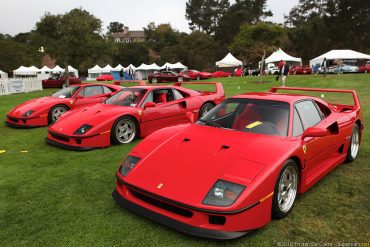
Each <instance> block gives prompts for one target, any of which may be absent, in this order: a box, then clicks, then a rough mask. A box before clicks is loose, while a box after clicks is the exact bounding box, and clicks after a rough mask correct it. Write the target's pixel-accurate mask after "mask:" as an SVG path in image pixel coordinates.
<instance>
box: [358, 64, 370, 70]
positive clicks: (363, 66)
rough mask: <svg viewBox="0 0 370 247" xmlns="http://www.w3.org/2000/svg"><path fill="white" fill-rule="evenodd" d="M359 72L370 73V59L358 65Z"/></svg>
mask: <svg viewBox="0 0 370 247" xmlns="http://www.w3.org/2000/svg"><path fill="white" fill-rule="evenodd" d="M358 72H359V73H369V72H370V61H367V63H366V64H365V65H362V66H359V67H358Z"/></svg>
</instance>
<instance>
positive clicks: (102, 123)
mask: <svg viewBox="0 0 370 247" xmlns="http://www.w3.org/2000/svg"><path fill="white" fill-rule="evenodd" d="M154 78H156V77H152V80H153V79H154ZM178 78H179V77H177V79H178ZM184 84H186V83H183V82H181V83H179V82H178V83H175V85H173V86H171V85H169V86H158V85H155V86H147V85H142V86H133V87H127V88H121V87H119V86H115V85H109V84H98V83H95V84H94V83H93V84H78V85H72V86H69V87H67V88H64V89H62V90H60V91H58V92H56V93H55V94H53V95H52V96H51V97H42V98H39V99H34V100H31V101H27V102H25V103H23V104H21V105H19V106H16V107H15V108H14V109H12V110H11V111H10V112H9V113H8V115H7V117H6V123H7V125H9V126H10V127H17V128H25V127H38V126H46V125H49V127H48V131H47V139H46V141H47V143H48V144H51V145H53V146H56V147H59V148H64V149H73V150H91V149H94V148H102V147H108V146H110V145H111V144H126V143H130V142H132V141H133V140H134V139H136V138H144V139H143V140H142V141H141V142H140V143H138V145H137V146H136V147H135V148H134V149H133V150H131V152H130V153H129V154H128V155H127V156H126V157H125V158H124V159H123V161H122V163H121V164H120V165H119V166H118V169H117V172H116V186H115V189H114V191H113V192H112V196H113V198H114V200H115V201H116V202H117V204H118V205H120V206H121V207H123V208H125V209H128V210H131V211H133V212H135V213H137V214H140V215H142V216H144V217H147V218H150V219H152V220H154V221H157V222H159V223H161V224H164V225H167V226H169V227H173V228H175V229H177V230H179V231H182V232H185V233H188V234H191V235H195V236H201V237H206V238H214V239H233V238H238V237H241V236H243V235H245V234H246V233H248V232H249V231H251V230H255V229H257V228H261V227H263V226H264V225H267V224H268V223H269V222H270V221H271V219H272V218H274V219H281V218H284V217H286V216H287V215H288V214H289V213H290V212H291V211H292V209H293V206H294V203H295V201H296V198H297V195H298V194H303V193H304V192H306V191H307V190H308V189H309V188H310V187H312V186H313V185H314V184H316V183H317V182H318V181H319V180H320V179H321V178H323V177H324V176H325V175H326V174H327V173H329V172H330V171H331V170H332V169H334V168H335V167H336V166H338V165H339V164H340V163H342V162H344V161H347V162H352V161H354V160H355V159H356V157H357V155H358V152H359V147H360V143H361V137H362V131H363V118H362V113H361V106H360V103H359V100H358V97H357V95H356V92H355V91H353V90H335V89H317V88H289V87H283V88H271V89H270V91H269V92H264V93H261V92H249V93H245V94H240V95H237V96H233V97H231V98H228V99H225V92H224V89H223V87H222V84H221V83H211V82H208V83H207V82H194V83H192V84H209V85H213V86H215V88H216V90H215V91H214V92H211V91H196V90H191V89H187V88H185V87H183V85H184ZM279 90H284V91H297V90H298V91H301V92H302V91H303V92H305V91H306V92H312V91H314V92H323V93H326V92H330V93H339V94H343V93H346V94H350V95H352V97H353V104H352V105H343V104H335V103H329V102H326V101H324V100H323V99H320V98H316V97H312V96H309V95H304V94H300V95H297V94H289V93H284V94H280V93H278V91H279ZM117 155H119V156H121V153H118V154H117Z"/></svg>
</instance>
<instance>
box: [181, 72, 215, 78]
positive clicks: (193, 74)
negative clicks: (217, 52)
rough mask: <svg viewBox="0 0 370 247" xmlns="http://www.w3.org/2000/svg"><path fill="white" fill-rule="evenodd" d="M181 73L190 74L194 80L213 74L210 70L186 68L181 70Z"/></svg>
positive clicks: (209, 76)
mask: <svg viewBox="0 0 370 247" xmlns="http://www.w3.org/2000/svg"><path fill="white" fill-rule="evenodd" d="M180 75H186V76H189V77H190V78H191V79H192V80H201V79H209V78H211V76H212V74H211V73H209V72H204V71H198V70H185V71H182V72H180Z"/></svg>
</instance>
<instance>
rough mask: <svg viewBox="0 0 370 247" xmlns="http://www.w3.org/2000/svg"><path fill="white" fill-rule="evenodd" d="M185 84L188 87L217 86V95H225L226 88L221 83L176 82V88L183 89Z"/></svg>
mask: <svg viewBox="0 0 370 247" xmlns="http://www.w3.org/2000/svg"><path fill="white" fill-rule="evenodd" d="M183 84H188V85H215V86H216V94H219V95H223V96H224V95H225V90H224V87H223V86H222V83H221V82H176V83H175V84H174V86H176V87H181V86H182V85H183Z"/></svg>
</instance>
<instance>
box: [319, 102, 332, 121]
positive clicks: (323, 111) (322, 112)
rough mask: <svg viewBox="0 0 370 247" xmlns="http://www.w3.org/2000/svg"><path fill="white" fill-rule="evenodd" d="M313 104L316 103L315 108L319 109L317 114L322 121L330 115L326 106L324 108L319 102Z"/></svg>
mask: <svg viewBox="0 0 370 247" xmlns="http://www.w3.org/2000/svg"><path fill="white" fill-rule="evenodd" d="M315 103H316V105H317V107H318V108H319V112H320V115H321V118H322V119H324V118H326V117H327V116H329V115H330V113H331V111H330V109H329V108H328V107H327V106H325V105H323V104H321V103H320V102H317V101H315Z"/></svg>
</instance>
